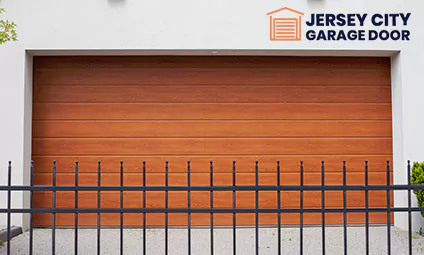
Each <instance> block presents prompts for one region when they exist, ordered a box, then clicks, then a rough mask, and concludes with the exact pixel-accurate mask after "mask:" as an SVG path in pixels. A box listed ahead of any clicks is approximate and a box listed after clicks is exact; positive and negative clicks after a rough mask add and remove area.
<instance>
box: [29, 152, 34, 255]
mask: <svg viewBox="0 0 424 255" xmlns="http://www.w3.org/2000/svg"><path fill="white" fill-rule="evenodd" d="M30 171H31V173H30V179H29V185H30V186H31V190H30V191H29V209H30V213H29V255H32V253H33V247H34V236H33V235H34V229H33V223H34V222H33V213H32V209H33V207H34V206H33V205H34V204H33V190H32V187H33V186H34V161H32V160H31V170H30Z"/></svg>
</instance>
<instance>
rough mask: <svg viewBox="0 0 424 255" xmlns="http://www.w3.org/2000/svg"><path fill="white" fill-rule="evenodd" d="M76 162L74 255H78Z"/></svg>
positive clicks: (76, 179) (76, 180)
mask: <svg viewBox="0 0 424 255" xmlns="http://www.w3.org/2000/svg"><path fill="white" fill-rule="evenodd" d="M78 168H79V165H78V160H77V161H76V162H75V188H76V189H75V215H74V217H75V222H74V224H75V226H74V228H75V235H74V238H75V240H74V242H75V243H74V252H75V255H78V211H77V210H78V171H79V169H78Z"/></svg>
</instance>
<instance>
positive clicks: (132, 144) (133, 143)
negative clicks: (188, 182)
mask: <svg viewBox="0 0 424 255" xmlns="http://www.w3.org/2000/svg"><path fill="white" fill-rule="evenodd" d="M234 153H237V154H242V155H270V154H271V155H272V154H285V155H299V154H301V155H313V154H320V155H332V154H347V155H349V154H353V155H367V154H380V155H381V154H383V155H387V154H391V153H392V139H391V138H167V139H157V138H72V139H71V138H35V139H33V155H37V156H39V155H120V154H121V155H140V156H141V155H163V154H165V155H233V154H234Z"/></svg>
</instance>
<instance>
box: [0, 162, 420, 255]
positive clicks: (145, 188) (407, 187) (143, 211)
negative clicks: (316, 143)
mask: <svg viewBox="0 0 424 255" xmlns="http://www.w3.org/2000/svg"><path fill="white" fill-rule="evenodd" d="M281 165H282V164H280V161H277V162H276V165H275V171H276V180H275V185H274V186H273V185H260V184H259V173H260V167H259V162H258V161H256V162H255V164H254V165H253V166H252V167H254V170H255V185H237V182H236V180H237V164H236V161H233V162H232V169H231V172H230V173H231V176H232V178H231V179H232V185H227V186H217V185H214V164H213V162H212V161H210V164H209V185H208V186H194V185H191V184H192V180H191V176H192V165H191V162H190V161H188V162H187V166H186V170H187V172H186V178H187V179H186V180H187V185H184V186H170V185H169V162H168V161H166V162H165V166H164V171H165V185H164V186H149V185H147V183H146V169H147V163H146V162H142V163H141V165H140V168H141V170H142V172H141V175H142V185H141V186H124V162H122V161H121V162H120V164H119V168H118V169H119V186H103V185H102V183H101V175H102V174H101V171H102V165H101V162H100V161H99V162H98V163H97V185H93V186H80V185H79V178H80V172H79V167H80V166H79V162H78V161H77V162H75V171H74V174H75V185H74V186H58V185H57V164H56V161H53V164H52V184H51V185H34V164H33V163H32V162H31V169H30V185H12V181H11V180H12V163H11V162H9V164H8V173H7V178H8V179H7V185H6V186H4V185H3V186H0V191H6V192H7V208H0V213H5V214H7V240H10V237H11V215H12V214H13V213H28V214H29V220H30V227H29V251H28V253H29V254H30V255H32V254H33V252H34V233H33V232H34V226H33V225H34V224H33V223H34V222H33V215H34V214H36V213H50V214H51V216H52V221H51V228H52V236H51V238H52V240H51V251H52V254H55V252H56V251H55V248H56V228H57V221H56V220H57V214H60V213H68V214H74V243H73V245H74V252H75V254H78V252H79V249H78V248H79V244H78V232H79V214H84V213H94V214H96V215H97V224H96V229H97V232H96V233H97V243H96V244H95V245H96V248H97V254H100V253H101V248H102V247H101V238H102V236H101V231H100V230H101V229H102V225H101V215H102V213H117V214H119V230H120V232H119V243H120V246H119V248H120V254H123V252H124V248H125V246H124V237H123V236H124V232H123V229H124V216H125V213H139V214H140V215H141V217H140V221H141V228H142V244H140V246H141V247H142V250H143V254H146V247H147V245H149V244H148V242H147V240H146V239H147V238H146V229H147V228H148V225H147V220H146V217H147V215H148V214H149V213H163V214H164V222H165V223H164V226H163V228H164V233H165V241H164V244H163V246H164V251H165V254H169V253H172V251H170V250H169V240H170V239H169V215H170V214H174V213H185V214H187V225H186V227H187V230H188V231H187V247H188V248H187V251H186V252H187V254H191V252H192V239H193V238H195V237H192V234H191V232H192V214H193V213H203V214H209V228H210V237H209V241H210V254H214V253H215V251H214V249H215V247H214V240H215V239H214V238H215V236H214V228H215V227H216V225H215V223H214V214H223V213H227V214H231V215H232V217H231V219H232V224H231V225H230V226H228V227H230V228H232V250H231V251H228V254H230V253H232V254H236V253H237V252H238V250H237V248H238V247H237V245H236V240H237V231H236V229H237V227H239V224H238V222H237V214H243V213H253V214H255V224H254V226H253V227H254V229H255V235H254V238H255V242H254V246H255V254H259V252H260V250H259V247H260V240H261V239H260V234H259V227H260V224H259V215H260V214H267V213H272V214H277V222H276V223H275V228H276V230H277V243H276V247H277V254H279V255H280V254H281V253H282V252H283V251H284V246H283V245H282V242H281V240H282V233H281V231H282V229H283V228H282V226H281V225H282V223H281V219H282V217H283V216H284V214H285V213H297V214H299V244H300V245H299V250H298V253H299V254H303V253H304V228H305V223H304V215H305V213H319V214H321V224H320V225H321V228H322V231H321V242H322V254H326V225H327V224H326V222H325V220H326V218H325V216H326V214H327V213H343V224H342V227H343V244H342V245H343V251H344V254H348V238H349V235H348V231H347V229H348V227H349V225H348V221H347V216H348V213H364V214H365V224H364V225H365V231H364V236H365V247H364V251H363V252H364V253H365V254H369V253H370V231H369V227H370V219H369V215H370V213H375V212H380V213H387V218H386V222H387V224H386V228H387V254H391V215H392V213H395V212H407V213H408V253H409V254H412V250H413V249H412V247H413V246H412V239H413V236H412V218H411V214H412V212H421V211H424V209H423V208H418V207H412V202H411V200H412V198H411V192H412V191H413V190H424V185H412V184H411V164H410V162H409V161H408V163H407V171H406V172H407V182H408V183H407V184H401V185H398V184H396V185H393V184H391V168H390V163H389V161H387V162H386V169H385V176H386V180H385V184H384V185H370V184H369V180H370V178H369V164H368V161H365V162H364V171H363V174H364V180H365V181H364V184H363V185H349V184H347V172H348V171H347V164H346V162H345V161H343V162H342V164H341V169H342V174H343V177H342V179H343V180H342V184H341V185H329V184H326V180H325V173H326V171H325V162H324V161H322V162H321V167H320V174H321V180H320V181H321V185H305V181H304V176H305V170H304V163H303V162H302V161H300V162H299V184H298V185H281V172H282V170H281V169H282V167H281ZM376 190H378V191H385V192H386V196H385V198H386V199H387V200H386V203H385V206H384V207H383V206H382V207H370V206H369V192H370V191H376ZM12 191H27V192H29V194H30V204H29V208H12V207H11V202H12V197H11V193H12ZM37 191H49V192H51V193H52V205H51V207H50V208H35V207H34V201H33V200H34V199H33V193H34V192H37ZM62 191H73V192H74V194H75V198H74V199H75V201H74V207H73V208H58V207H57V193H58V192H62ZM79 191H96V192H97V205H96V208H81V207H79V201H78V192H79ZM102 191H116V192H119V208H102V207H101V202H100V201H101V195H102ZM124 191H133V192H141V194H142V206H141V208H125V207H124ZM149 191H161V192H164V194H165V197H164V198H165V201H164V202H165V203H164V207H163V208H149V207H148V206H147V204H146V198H147V193H148V192H149ZM170 191H178V192H185V193H186V194H187V206H186V207H185V208H170V207H169V200H170V198H169V192H170ZM192 191H207V192H209V200H210V201H209V207H208V208H193V206H192V193H191V192H192ZM222 191H227V192H231V200H232V201H231V202H232V203H231V204H232V206H231V208H216V207H214V194H216V192H222ZM239 191H252V192H254V193H255V196H254V197H255V199H254V200H255V201H254V202H255V206H254V208H238V207H237V196H236V194H237V192H239ZM261 191H268V192H269V191H274V192H275V193H276V197H277V206H276V208H260V206H259V194H260V192H261ZM286 191H295V192H298V193H299V195H300V197H299V208H283V207H282V201H281V196H282V192H286ZM305 191H316V192H320V194H321V197H320V200H321V201H320V202H321V206H320V208H304V207H305V204H304V202H305V201H304V199H305V196H304V193H305ZM326 191H341V192H342V193H343V195H342V197H343V206H342V207H340V208H326V207H325V199H326V198H325V194H326ZM348 191H364V194H365V195H364V201H365V206H364V207H360V208H348V206H347V193H348ZM393 191H406V192H407V193H408V206H407V207H394V206H391V204H392V202H393V201H391V199H392V196H391V192H393ZM93 207H94V205H93ZM152 245H153V244H152ZM154 245H156V246H157V245H161V244H157V243H155V244H154ZM11 247H12V245H11V243H10V242H7V247H6V252H7V254H8V255H9V254H11Z"/></svg>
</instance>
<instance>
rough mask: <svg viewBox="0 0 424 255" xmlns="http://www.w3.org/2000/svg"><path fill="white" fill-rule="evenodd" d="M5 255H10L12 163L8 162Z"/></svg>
mask: <svg viewBox="0 0 424 255" xmlns="http://www.w3.org/2000/svg"><path fill="white" fill-rule="evenodd" d="M7 187H8V189H7V240H6V242H7V255H10V243H11V242H10V228H11V217H10V216H11V214H12V213H11V212H10V209H11V207H12V206H11V203H12V190H11V187H12V161H9V165H8V167H7Z"/></svg>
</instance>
